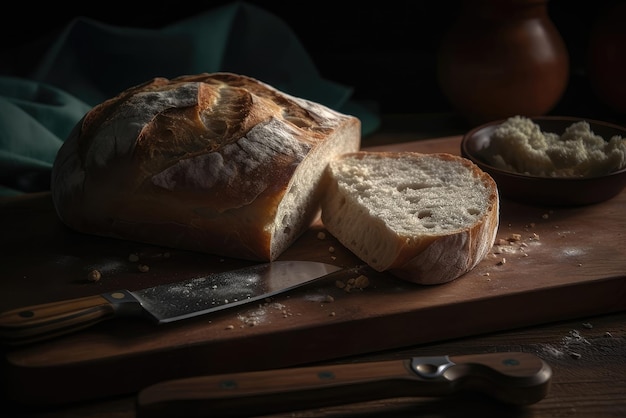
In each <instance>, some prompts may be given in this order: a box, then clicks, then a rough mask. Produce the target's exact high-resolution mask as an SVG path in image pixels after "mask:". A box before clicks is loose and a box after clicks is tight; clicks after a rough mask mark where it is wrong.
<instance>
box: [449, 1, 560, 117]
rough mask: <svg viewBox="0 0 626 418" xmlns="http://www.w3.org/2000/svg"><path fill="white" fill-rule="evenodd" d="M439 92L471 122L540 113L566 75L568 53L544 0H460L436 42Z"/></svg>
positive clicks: (557, 94) (554, 100)
mask: <svg viewBox="0 0 626 418" xmlns="http://www.w3.org/2000/svg"><path fill="white" fill-rule="evenodd" d="M437 59H438V62H437V77H438V81H439V85H440V87H441V89H442V92H443V94H444V95H445V96H446V97H447V99H448V100H449V101H450V103H451V105H452V106H453V107H454V108H455V110H456V111H457V112H459V113H460V114H461V115H462V116H464V117H465V118H466V119H467V121H469V122H470V123H471V124H474V125H477V124H481V123H485V122H488V121H491V120H496V119H502V118H506V117H509V116H514V115H523V116H528V117H531V116H540V115H544V114H546V113H548V112H549V111H550V110H551V109H552V108H553V107H554V106H555V105H556V104H557V103H558V101H559V100H560V98H561V96H562V95H563V93H564V92H565V89H566V88H567V84H568V81H569V54H568V51H567V48H566V46H565V43H564V42H563V39H562V38H561V35H560V33H559V32H558V30H557V29H556V27H555V26H554V24H553V22H552V21H551V20H550V17H549V15H548V9H547V0H464V1H462V2H461V13H460V14H459V16H458V19H457V20H456V22H455V23H454V24H453V25H452V26H451V27H450V29H449V31H448V32H447V33H446V35H445V36H444V37H443V39H442V42H441V44H440V46H439V51H438V57H437Z"/></svg>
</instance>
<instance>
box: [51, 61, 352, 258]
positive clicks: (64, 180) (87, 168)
mask: <svg viewBox="0 0 626 418" xmlns="http://www.w3.org/2000/svg"><path fill="white" fill-rule="evenodd" d="M360 139H361V125H360V121H359V120H358V119H357V118H355V117H353V116H350V115H345V114H341V113H338V112H336V111H334V110H332V109H329V108H327V107H325V106H323V105H320V104H318V103H314V102H311V101H308V100H304V99H302V98H297V97H293V96H291V95H288V94H285V93H284V92H281V91H279V90H277V89H276V88H274V87H272V86H269V85H267V84H265V83H263V82H260V81H259V80H255V79H253V78H249V77H246V76H243V75H239V74H232V73H214V74H198V75H189V76H181V77H178V78H174V79H166V78H155V79H153V80H151V81H149V82H146V83H144V84H142V85H138V86H134V87H131V88H129V89H128V90H126V91H124V92H121V93H120V94H119V95H118V96H116V97H114V98H111V99H109V100H107V101H105V102H103V103H101V104H100V105H98V106H95V107H94V108H93V109H92V110H91V111H89V112H88V113H87V114H86V115H85V116H84V118H83V119H82V120H81V121H80V122H79V123H78V124H77V126H76V127H75V129H74V130H73V132H72V133H71V134H70V136H69V137H68V138H67V140H66V141H65V142H64V144H63V145H62V147H61V149H60V150H59V152H58V155H57V158H56V160H55V162H54V166H53V170H52V183H51V190H52V197H53V201H54V204H55V207H56V211H57V213H58V215H59V217H60V219H61V220H62V221H63V222H64V223H65V224H66V225H67V226H69V227H71V228H73V229H75V230H77V231H80V232H84V233H89V234H95V235H101V236H107V237H115V238H121V239H126V240H132V241H139V242H144V243H150V244H156V245H161V246H167V247H173V248H179V249H186V250H194V251H201V252H206V253H211V254H216V255H220V256H226V257H236V258H242V259H249V260H258V261H272V260H274V259H276V258H277V257H278V256H279V255H280V254H281V253H282V252H284V250H285V249H287V248H288V247H289V246H290V245H291V244H292V243H293V242H294V241H295V240H296V239H297V238H298V237H299V236H300V235H301V234H302V233H303V232H304V231H305V230H306V229H307V228H308V227H309V226H310V224H311V223H312V222H313V221H315V220H316V219H317V217H318V216H319V209H320V206H319V200H320V195H321V193H322V191H323V190H324V188H325V186H324V185H323V184H322V180H323V178H324V176H323V172H324V169H325V167H326V166H327V163H328V162H329V161H330V160H332V159H333V158H335V157H336V156H338V155H341V154H343V153H346V152H351V151H357V150H358V149H359V147H360Z"/></svg>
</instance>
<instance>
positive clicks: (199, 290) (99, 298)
mask: <svg viewBox="0 0 626 418" xmlns="http://www.w3.org/2000/svg"><path fill="white" fill-rule="evenodd" d="M364 268H365V267H364V266H357V267H354V268H341V267H338V266H334V265H331V264H326V263H321V262H315V261H274V262H271V263H265V264H257V265H253V266H249V267H244V268H242V269H238V270H232V271H226V272H221V273H214V274H210V275H208V276H203V277H196V278H190V279H188V280H185V281H182V282H176V283H168V284H162V285H158V286H154V287H149V288H146V289H141V290H135V291H129V290H124V289H122V290H116V291H112V292H106V293H101V294H99V295H93V296H87V297H82V298H76V299H70V300H63V301H57V302H51V303H45V304H41V305H34V306H29V307H23V308H18V309H14V310H10V311H7V312H3V313H1V314H0V341H2V342H3V343H4V344H7V345H20V344H26V343H31V342H36V341H41V340H45V339H49V338H52V337H56V336H59V335H63V334H68V333H71V332H75V331H78V330H81V329H84V328H87V327H90V326H92V325H94V324H96V323H98V322H100V321H103V320H108V319H112V318H118V317H144V318H148V319H150V320H152V321H153V322H156V323H157V324H164V323H168V322H174V321H178V320H181V319H186V318H192V317H196V316H199V315H205V314H208V313H211V312H216V311H219V310H223V309H227V308H232V307H235V306H240V305H243V304H246V303H250V302H254V301H258V300H263V299H265V298H268V297H271V296H274V295H276V294H278V293H281V292H286V291H289V290H291V289H294V288H296V287H300V286H303V285H305V284H308V283H312V282H313V281H318V280H321V279H324V278H328V277H329V276H330V275H336V274H341V275H344V274H350V273H352V274H358V273H359V272H361V271H362V269H364Z"/></svg>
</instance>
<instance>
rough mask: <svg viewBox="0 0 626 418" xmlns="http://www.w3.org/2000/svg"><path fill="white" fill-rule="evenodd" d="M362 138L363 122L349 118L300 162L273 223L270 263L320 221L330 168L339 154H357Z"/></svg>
mask: <svg viewBox="0 0 626 418" xmlns="http://www.w3.org/2000/svg"><path fill="white" fill-rule="evenodd" d="M360 138H361V123H360V121H359V120H358V119H356V118H347V119H346V121H345V122H343V123H342V124H341V125H340V126H338V127H337V128H336V129H335V131H334V132H333V133H332V134H331V135H330V136H329V137H328V138H327V140H326V141H324V142H322V143H320V144H318V146H316V147H315V148H314V149H312V150H311V151H310V152H309V154H308V155H307V158H305V159H304V160H303V161H302V162H301V163H300V165H299V166H298V168H297V171H296V174H295V175H294V176H293V177H292V178H291V180H290V182H289V185H288V186H287V191H286V192H285V195H284V196H283V198H282V199H281V201H280V203H279V205H278V208H277V211H276V216H275V218H274V222H273V223H272V224H271V231H272V232H271V242H270V255H269V259H270V261H274V260H276V259H277V258H278V257H279V256H280V255H281V254H282V253H283V252H285V251H286V250H287V249H288V248H289V247H290V246H291V245H292V244H293V243H294V242H295V241H296V239H298V238H299V237H300V236H301V235H302V234H303V233H304V232H305V231H306V230H307V229H308V228H309V227H310V226H311V225H312V224H313V223H314V222H315V221H316V220H317V219H319V217H320V214H321V208H320V200H321V198H322V195H323V193H324V191H325V189H326V187H327V177H326V176H325V169H326V166H327V165H328V163H329V162H330V160H332V159H334V158H336V157H337V156H338V155H342V154H345V153H349V152H354V151H357V150H358V149H359V148H360V145H361V140H360Z"/></svg>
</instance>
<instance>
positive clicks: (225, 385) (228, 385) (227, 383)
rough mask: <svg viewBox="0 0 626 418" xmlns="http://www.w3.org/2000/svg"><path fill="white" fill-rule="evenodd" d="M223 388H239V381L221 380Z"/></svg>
mask: <svg viewBox="0 0 626 418" xmlns="http://www.w3.org/2000/svg"><path fill="white" fill-rule="evenodd" d="M220 387H221V388H222V389H237V381H235V380H222V381H221V382H220Z"/></svg>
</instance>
